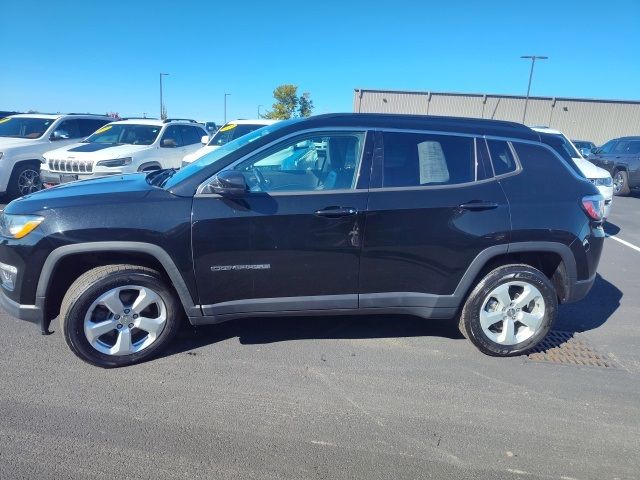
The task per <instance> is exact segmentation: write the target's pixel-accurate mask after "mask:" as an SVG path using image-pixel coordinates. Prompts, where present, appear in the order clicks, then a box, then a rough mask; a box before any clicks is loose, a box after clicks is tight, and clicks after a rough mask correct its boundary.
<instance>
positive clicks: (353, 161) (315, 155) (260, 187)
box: [236, 133, 365, 192]
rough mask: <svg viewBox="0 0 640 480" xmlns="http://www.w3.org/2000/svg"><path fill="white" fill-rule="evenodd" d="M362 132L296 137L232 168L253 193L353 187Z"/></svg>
mask: <svg viewBox="0 0 640 480" xmlns="http://www.w3.org/2000/svg"><path fill="white" fill-rule="evenodd" d="M364 138H365V135H364V133H345V134H343V133H340V134H338V133H336V134H317V135H310V136H305V137H298V138H296V139H295V140H289V141H287V142H285V143H283V144H280V145H278V146H276V147H274V148H271V149H269V150H267V151H266V152H264V153H263V154H260V155H258V156H257V157H254V158H252V159H250V160H247V161H245V162H243V163H242V164H240V165H239V166H238V167H236V170H239V171H241V172H242V173H243V174H244V175H245V178H246V180H247V184H248V185H249V188H250V189H251V191H254V192H286V191H318V190H344V189H352V188H355V185H356V182H357V171H358V167H359V163H360V157H361V156H362V148H363V145H364Z"/></svg>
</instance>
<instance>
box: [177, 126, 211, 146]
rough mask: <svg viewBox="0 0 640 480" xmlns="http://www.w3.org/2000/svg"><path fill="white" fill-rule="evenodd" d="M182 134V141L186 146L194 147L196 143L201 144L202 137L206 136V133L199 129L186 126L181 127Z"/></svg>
mask: <svg viewBox="0 0 640 480" xmlns="http://www.w3.org/2000/svg"><path fill="white" fill-rule="evenodd" d="M180 130H181V131H180V133H181V134H182V141H183V142H184V144H185V145H193V144H194V143H200V140H202V137H203V136H204V135H206V133H205V132H204V131H202V130H201V129H199V128H198V127H191V126H184V127H181V129H180Z"/></svg>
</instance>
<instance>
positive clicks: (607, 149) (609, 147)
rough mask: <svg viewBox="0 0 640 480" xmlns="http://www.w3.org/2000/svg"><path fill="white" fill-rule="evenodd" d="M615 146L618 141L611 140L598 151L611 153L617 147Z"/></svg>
mask: <svg viewBox="0 0 640 480" xmlns="http://www.w3.org/2000/svg"><path fill="white" fill-rule="evenodd" d="M615 144H616V140H609V141H608V142H607V143H605V144H604V145H603V146H601V147H600V148H599V149H598V151H599V153H610V152H611V150H612V149H613V147H614V146H615Z"/></svg>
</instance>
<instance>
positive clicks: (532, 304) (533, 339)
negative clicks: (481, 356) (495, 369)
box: [460, 265, 558, 357]
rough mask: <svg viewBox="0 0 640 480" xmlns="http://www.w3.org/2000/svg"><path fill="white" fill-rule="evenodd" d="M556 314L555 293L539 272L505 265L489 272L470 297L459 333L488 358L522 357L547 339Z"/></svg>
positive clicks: (461, 316) (556, 301)
mask: <svg viewBox="0 0 640 480" xmlns="http://www.w3.org/2000/svg"><path fill="white" fill-rule="evenodd" d="M557 311H558V297H557V294H556V291H555V289H554V287H553V284H552V283H551V281H550V280H549V279H548V278H547V277H546V276H545V275H544V274H543V273H542V272H540V271H539V270H537V269H535V268H533V267H531V266H529V265H505V266H502V267H498V268H496V269H495V270H492V271H491V272H489V274H487V275H486V276H485V277H484V278H483V279H482V280H480V282H479V283H478V284H477V285H476V287H475V288H474V289H473V291H472V292H471V293H470V294H469V297H468V298H467V300H466V302H465V304H464V307H463V308H462V313H461V314H460V331H461V332H462V334H463V335H464V336H465V337H467V338H468V339H469V340H471V342H472V343H473V344H474V345H475V346H476V347H477V348H478V349H479V350H480V351H481V352H483V353H485V354H487V355H493V356H500V357H507V356H513V355H521V354H523V353H525V352H527V351H528V350H530V349H532V348H533V347H535V346H536V345H537V344H538V343H539V342H540V341H541V340H542V339H543V338H544V337H545V336H546V335H547V333H548V332H549V330H551V326H552V325H553V322H554V321H555V318H556V315H557Z"/></svg>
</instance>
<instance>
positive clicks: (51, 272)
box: [36, 241, 202, 331]
mask: <svg viewBox="0 0 640 480" xmlns="http://www.w3.org/2000/svg"><path fill="white" fill-rule="evenodd" d="M102 255H108V260H107V261H106V263H123V262H125V263H126V262H127V261H130V262H132V263H134V264H138V265H140V264H141V265H143V266H150V267H154V268H156V269H158V270H160V272H161V273H163V274H164V275H166V277H167V278H168V280H169V281H170V283H171V285H170V286H172V287H173V288H174V290H175V292H176V294H177V295H178V298H179V300H180V303H181V304H182V306H183V307H184V310H185V313H186V314H187V315H188V316H190V317H198V316H200V315H201V314H202V312H201V310H200V307H199V306H197V305H196V303H195V302H194V299H193V296H192V295H191V292H190V291H189V289H188V287H187V284H186V282H185V281H184V278H183V277H182V274H181V273H180V271H179V270H178V268H177V267H176V265H175V263H174V262H173V260H172V259H171V257H170V256H169V254H168V253H167V252H166V251H165V250H164V249H162V248H161V247H159V246H158V245H153V244H149V243H144V242H117V241H107V242H89V243H79V244H74V245H65V246H63V247H58V248H56V249H55V250H54V251H53V252H51V254H50V255H49V256H48V257H47V260H46V261H45V263H44V266H43V267H42V270H41V273H40V278H39V279H38V284H37V287H36V305H38V306H39V307H40V308H42V309H43V312H44V322H45V325H44V327H45V328H44V330H45V331H46V329H47V327H48V324H49V322H50V321H51V319H52V318H54V316H55V314H56V313H57V311H58V309H59V307H60V303H61V301H62V297H63V296H64V294H65V292H66V289H67V288H68V287H69V285H70V284H71V283H73V281H74V280H75V278H74V277H75V275H76V274H78V273H80V272H83V271H84V270H86V269H87V268H90V267H94V266H98V265H99V264H104V263H105V262H101V261H100V256H102ZM96 256H97V258H96ZM67 277H69V278H67ZM56 282H57V283H56ZM67 284H68V285H67ZM65 285H66V288H65Z"/></svg>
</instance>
